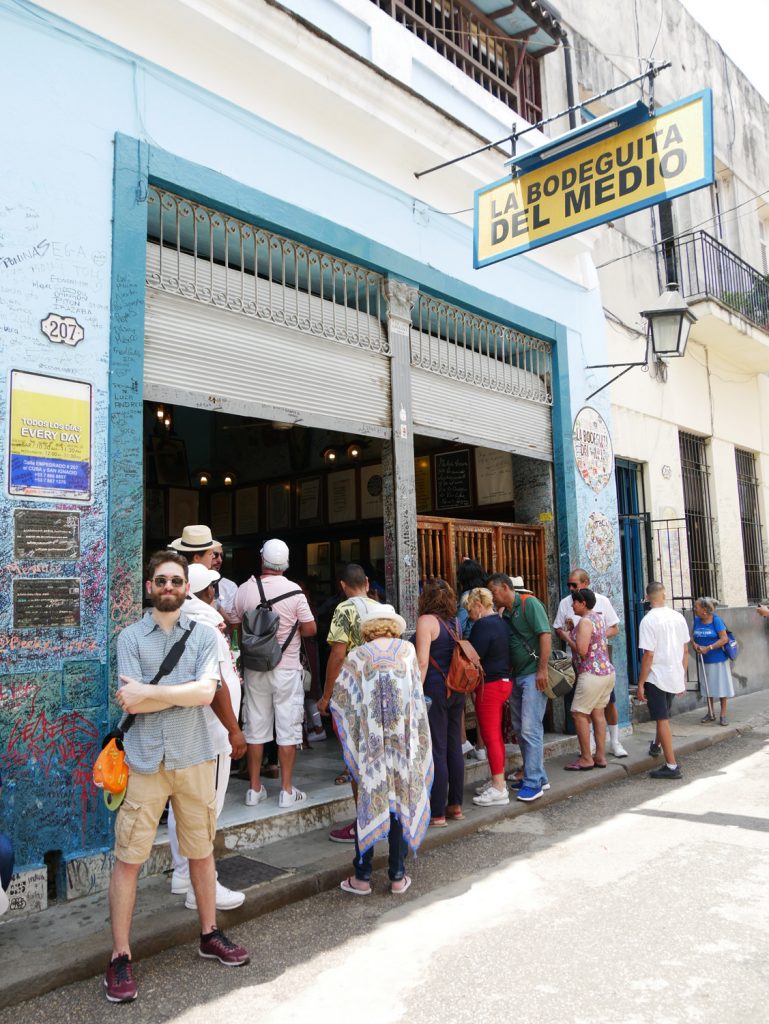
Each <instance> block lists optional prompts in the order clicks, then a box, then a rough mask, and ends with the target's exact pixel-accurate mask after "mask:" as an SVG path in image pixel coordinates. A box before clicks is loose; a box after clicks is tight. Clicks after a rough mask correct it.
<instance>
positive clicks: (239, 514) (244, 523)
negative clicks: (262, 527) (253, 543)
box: [235, 487, 259, 534]
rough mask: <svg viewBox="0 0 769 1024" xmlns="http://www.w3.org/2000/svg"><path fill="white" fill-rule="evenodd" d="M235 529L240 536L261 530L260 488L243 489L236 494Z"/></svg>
mask: <svg viewBox="0 0 769 1024" xmlns="http://www.w3.org/2000/svg"><path fill="white" fill-rule="evenodd" d="M235 527H236V529H237V531H238V533H239V534H244V533H256V532H257V530H258V529H259V488H258V487H241V488H240V489H239V490H237V491H236V492H235Z"/></svg>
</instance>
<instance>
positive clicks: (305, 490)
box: [296, 476, 320, 523]
mask: <svg viewBox="0 0 769 1024" xmlns="http://www.w3.org/2000/svg"><path fill="white" fill-rule="evenodd" d="M296 518H297V522H299V523H317V522H320V477H319V476H312V477H308V478H307V479H306V480H300V481H299V482H298V484H297V511H296Z"/></svg>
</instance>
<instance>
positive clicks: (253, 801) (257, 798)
mask: <svg viewBox="0 0 769 1024" xmlns="http://www.w3.org/2000/svg"><path fill="white" fill-rule="evenodd" d="M266 799H267V790H266V789H265V788H264V786H262V788H261V789H249V791H248V792H247V793H246V807H256V805H257V804H260V803H261V802H262V800H266Z"/></svg>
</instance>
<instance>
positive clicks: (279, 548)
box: [260, 538, 288, 572]
mask: <svg viewBox="0 0 769 1024" xmlns="http://www.w3.org/2000/svg"><path fill="white" fill-rule="evenodd" d="M260 554H261V556H262V568H264V569H275V571H276V572H283V570H284V569H288V544H285V543H284V542H283V541H282V540H278V539H277V538H275V539H273V540H266V541H265V542H264V545H263V547H262V550H261V552H260Z"/></svg>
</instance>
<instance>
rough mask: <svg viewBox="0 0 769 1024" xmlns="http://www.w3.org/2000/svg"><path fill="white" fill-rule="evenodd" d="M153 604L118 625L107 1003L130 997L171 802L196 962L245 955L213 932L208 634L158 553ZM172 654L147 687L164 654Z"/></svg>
mask: <svg viewBox="0 0 769 1024" xmlns="http://www.w3.org/2000/svg"><path fill="white" fill-rule="evenodd" d="M145 587H146V591H147V596H148V597H149V600H150V603H151V605H152V608H151V609H150V610H148V611H147V612H145V614H144V616H143V618H142V619H141V621H139V622H137V623H134V625H132V626H127V627H126V628H125V629H124V630H123V631H122V633H121V634H120V636H119V637H118V643H117V664H118V675H119V679H120V687H119V689H118V691H117V694H116V698H115V699H116V702H117V704H118V707H119V708H120V709H121V710H122V711H125V712H127V713H128V714H131V715H135V716H136V719H135V721H134V722H133V725H132V726H131V728H130V729H129V730H128V731H127V732H126V734H125V739H124V746H125V753H126V761H127V762H128V767H129V769H130V774H129V777H128V788H127V790H126V794H125V799H124V800H123V803H122V805H121V806H120V809H119V811H118V814H117V819H116V821H115V867H114V869H113V872H112V879H111V882H110V889H109V901H110V916H111V922H112V944H113V945H112V958H111V960H110V963H109V966H108V968H107V972H106V975H105V978H104V985H105V988H106V994H107V999H109V1000H110V1002H113V1003H124V1002H130V1001H131V1000H133V999H135V998H136V995H137V990H136V982H135V980H134V977H133V967H132V963H131V948H130V944H129V935H130V928H131V918H132V917H133V910H134V903H135V901H136V883H137V879H138V876H139V871H140V870H141V866H142V864H144V862H145V861H146V860H147V858H148V857H149V854H150V852H151V850H152V843H153V841H154V838H155V832H156V831H157V826H158V822H159V821H160V816H161V814H162V813H163V809H164V807H165V805H166V801H167V800H169V799H170V800H171V804H172V806H173V809H174V815H175V817H176V827H177V834H178V838H179V849H180V851H181V853H182V854H183V855H184V856H185V857H187V858H189V864H190V879H191V881H192V887H193V890H194V892H195V898H196V901H197V906H198V914H199V917H200V947H199V953H200V956H202V957H206V958H208V959H216V960H219V961H220V962H221V963H223V964H225V965H226V966H228V967H239V966H241V965H243V964H246V963H248V961H249V955H248V952H247V950H245V949H243V947H242V946H238V945H237V944H236V943H234V942H231V941H230V940H229V939H228V938H227V936H226V935H224V933H223V932H221V931H220V930H219V929H218V928H217V927H216V896H215V891H216V869H215V867H214V856H213V839H214V836H215V834H216V788H215V780H214V772H215V755H214V750H213V747H212V740H211V736H210V732H209V729H208V725H207V723H206V718H205V715H204V712H203V709H204V708H205V707H206V706H207V705H209V704H210V703H211V701H212V700H213V698H214V694H215V692H216V689H217V686H218V685H219V666H218V657H217V640H216V635H215V633H214V631H213V630H212V629H211V628H210V627H207V626H205V625H198V626H197V627H196V628H192V627H193V626H194V623H193V621H192V619H190V618H189V617H188V616H187V615H185V614H184V613H183V611H182V608H183V606H184V601H185V599H186V597H187V593H188V590H189V583H188V566H187V560H186V559H185V558H184V557H183V555H181V554H179V553H177V552H176V551H159V552H157V553H156V554H154V555H153V556H152V558H150V561H149V564H148V566H147V580H146V584H145ZM181 640H184V641H185V642H184V647H183V650H182V651H181V656H180V657H179V659H178V661H177V662H176V664H175V665H174V667H173V668H172V669H171V670H170V671H168V672H167V673H166V674H165V675H163V677H162V678H161V679H160V680H159V681H158V682H157V683H156V684H154V685H153V684H151V682H150V680H152V679H154V678H155V677H156V676H157V674H158V671H159V670H160V668H161V666H162V665H163V662H164V661H165V659H166V657H167V655H168V654H169V652H170V651H171V649H172V648H173V647H174V646H175V645H176V644H177V643H178V642H180V641H181Z"/></svg>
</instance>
